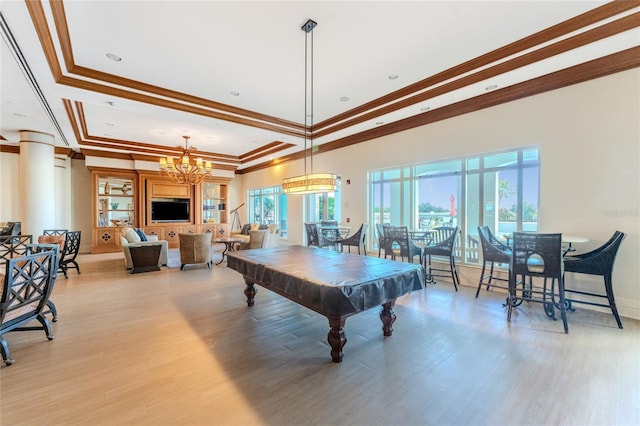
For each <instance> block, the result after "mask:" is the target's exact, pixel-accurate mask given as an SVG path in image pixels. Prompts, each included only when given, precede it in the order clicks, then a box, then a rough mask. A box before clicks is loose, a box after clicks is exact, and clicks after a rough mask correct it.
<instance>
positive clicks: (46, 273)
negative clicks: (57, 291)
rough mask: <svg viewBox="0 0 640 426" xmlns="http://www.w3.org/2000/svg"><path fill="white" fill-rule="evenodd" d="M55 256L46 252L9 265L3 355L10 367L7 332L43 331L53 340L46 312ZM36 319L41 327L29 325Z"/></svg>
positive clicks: (1, 314)
mask: <svg viewBox="0 0 640 426" xmlns="http://www.w3.org/2000/svg"><path fill="white" fill-rule="evenodd" d="M55 257H56V254H55V251H45V252H40V253H35V254H28V255H24V256H19V257H14V258H11V259H8V260H7V262H6V265H5V268H4V271H3V272H4V280H3V282H2V292H1V293H0V352H2V359H3V361H4V362H5V364H6V365H7V366H8V365H11V364H13V363H14V360H13V359H12V358H11V354H10V353H9V345H8V344H7V341H6V340H5V338H4V335H5V334H6V333H9V332H13V331H27V330H43V331H44V332H45V334H46V336H47V339H49V340H53V338H54V336H53V334H52V333H51V325H50V324H49V320H48V319H47V318H46V317H45V316H44V309H45V308H46V306H47V301H48V300H49V296H50V295H51V290H52V288H53V284H54V282H55V279H54V274H55V270H56V259H55ZM33 320H37V321H38V322H39V323H40V325H39V326H27V323H29V322H31V321H33Z"/></svg>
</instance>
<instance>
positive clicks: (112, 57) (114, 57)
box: [107, 53, 122, 62]
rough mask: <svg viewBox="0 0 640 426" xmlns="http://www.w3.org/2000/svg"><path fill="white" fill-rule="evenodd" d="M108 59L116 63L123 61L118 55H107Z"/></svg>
mask: <svg viewBox="0 0 640 426" xmlns="http://www.w3.org/2000/svg"><path fill="white" fill-rule="evenodd" d="M107 58H109V59H111V60H112V61H116V62H120V61H121V60H122V58H121V57H120V56H118V55H116V54H115V53H107Z"/></svg>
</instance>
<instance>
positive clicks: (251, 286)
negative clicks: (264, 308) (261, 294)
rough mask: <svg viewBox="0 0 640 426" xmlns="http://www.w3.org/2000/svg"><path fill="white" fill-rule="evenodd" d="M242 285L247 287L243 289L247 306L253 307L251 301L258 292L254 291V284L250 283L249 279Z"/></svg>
mask: <svg viewBox="0 0 640 426" xmlns="http://www.w3.org/2000/svg"><path fill="white" fill-rule="evenodd" d="M244 283H245V284H246V285H247V287H245V289H244V295H245V296H247V305H248V306H253V303H254V300H253V299H254V297H255V295H256V293H257V292H258V290H256V286H255V284H254V283H253V281H250V280H249V278H245V279H244Z"/></svg>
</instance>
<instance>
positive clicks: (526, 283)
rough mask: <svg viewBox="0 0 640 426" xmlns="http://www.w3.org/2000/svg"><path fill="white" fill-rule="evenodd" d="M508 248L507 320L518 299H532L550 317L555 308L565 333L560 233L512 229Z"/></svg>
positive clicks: (528, 300) (565, 317) (565, 321)
mask: <svg viewBox="0 0 640 426" xmlns="http://www.w3.org/2000/svg"><path fill="white" fill-rule="evenodd" d="M512 247H513V251H512V252H511V261H510V265H509V296H508V298H507V306H508V313H507V321H511V312H512V311H513V309H515V308H516V306H518V305H519V302H521V301H527V302H536V303H540V304H542V305H543V307H544V311H545V313H546V314H547V315H548V316H549V317H551V318H553V319H554V320H555V319H556V316H555V310H556V309H558V310H559V311H560V315H561V317H562V323H563V325H564V332H565V333H568V332H569V326H568V324H567V312H566V304H565V292H564V267H563V259H562V234H533V233H526V232H514V233H513V246H512ZM534 278H537V279H542V285H540V283H539V282H537V281H539V280H537V281H536V282H534V280H533V279H534ZM549 280H550V281H551V284H550V285H549V284H548V281H549ZM556 282H557V286H556Z"/></svg>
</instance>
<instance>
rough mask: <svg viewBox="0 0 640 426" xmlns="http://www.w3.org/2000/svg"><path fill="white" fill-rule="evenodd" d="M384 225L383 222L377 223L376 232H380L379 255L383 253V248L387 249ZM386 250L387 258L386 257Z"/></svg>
mask: <svg viewBox="0 0 640 426" xmlns="http://www.w3.org/2000/svg"><path fill="white" fill-rule="evenodd" d="M384 227H385V226H384V225H383V224H382V223H376V233H377V234H378V257H380V255H381V254H382V250H384V249H385V246H386V241H385V237H384ZM386 257H387V256H386V252H385V258H386Z"/></svg>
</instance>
